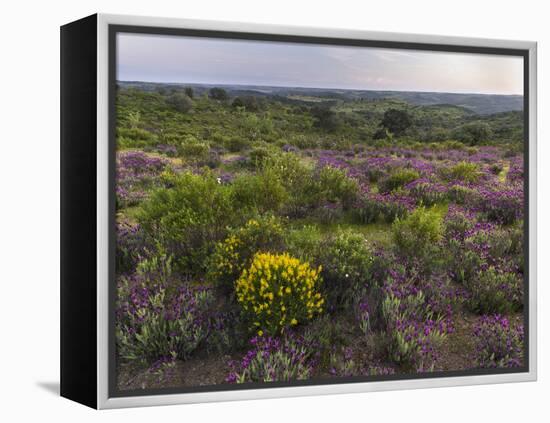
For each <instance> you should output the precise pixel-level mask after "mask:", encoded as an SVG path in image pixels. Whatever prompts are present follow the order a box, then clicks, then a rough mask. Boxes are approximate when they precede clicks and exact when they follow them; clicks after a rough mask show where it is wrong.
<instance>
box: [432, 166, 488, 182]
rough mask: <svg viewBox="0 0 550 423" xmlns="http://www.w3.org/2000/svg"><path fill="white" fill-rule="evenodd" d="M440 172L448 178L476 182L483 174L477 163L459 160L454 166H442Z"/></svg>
mask: <svg viewBox="0 0 550 423" xmlns="http://www.w3.org/2000/svg"><path fill="white" fill-rule="evenodd" d="M440 173H441V175H442V176H443V177H444V178H445V179H447V180H459V181H464V182H476V181H477V180H478V179H479V177H480V176H481V172H480V170H479V166H478V165H477V164H476V163H469V162H459V163H457V164H455V165H454V166H449V167H446V168H442V169H441V170H440Z"/></svg>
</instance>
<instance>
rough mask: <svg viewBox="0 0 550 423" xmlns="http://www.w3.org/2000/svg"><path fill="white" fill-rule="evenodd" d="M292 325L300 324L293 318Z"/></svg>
mask: <svg viewBox="0 0 550 423" xmlns="http://www.w3.org/2000/svg"><path fill="white" fill-rule="evenodd" d="M290 324H291V325H292V326H296V325H297V324H298V320H296V319H294V318H292V320H291V321H290Z"/></svg>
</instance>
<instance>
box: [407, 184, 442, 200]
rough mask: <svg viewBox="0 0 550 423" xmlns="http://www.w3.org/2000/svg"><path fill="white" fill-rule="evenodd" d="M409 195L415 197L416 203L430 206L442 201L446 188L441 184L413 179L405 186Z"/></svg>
mask: <svg viewBox="0 0 550 423" xmlns="http://www.w3.org/2000/svg"><path fill="white" fill-rule="evenodd" d="M406 188H407V189H408V190H409V193H410V195H411V196H412V197H413V198H415V199H416V202H417V204H421V205H424V206H432V205H434V204H437V203H442V202H444V201H445V198H446V188H445V187H444V186H443V185H439V184H434V183H432V182H427V181H423V180H421V182H417V181H413V182H411V183H410V184H408V185H407V186H406Z"/></svg>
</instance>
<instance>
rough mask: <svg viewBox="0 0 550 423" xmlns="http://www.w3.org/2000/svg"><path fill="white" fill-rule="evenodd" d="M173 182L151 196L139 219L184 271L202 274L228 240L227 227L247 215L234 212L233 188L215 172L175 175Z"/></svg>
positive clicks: (172, 178)
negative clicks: (221, 243)
mask: <svg viewBox="0 0 550 423" xmlns="http://www.w3.org/2000/svg"><path fill="white" fill-rule="evenodd" d="M170 182H171V184H172V186H171V188H159V189H157V190H155V191H153V192H152V193H151V195H150V198H149V199H148V200H147V201H145V202H144V203H143V204H142V205H141V208H140V210H139V211H138V213H137V219H138V221H139V223H140V224H141V226H142V227H143V229H144V230H145V231H146V233H147V234H148V235H150V236H152V237H153V238H155V239H158V240H159V241H160V242H161V243H162V244H163V246H164V247H165V249H166V250H167V252H168V253H169V254H171V255H173V256H174V257H175V258H176V263H177V265H178V267H179V270H180V271H181V272H183V273H186V274H190V275H197V274H202V273H203V272H204V270H205V260H206V258H207V257H208V256H209V255H210V254H211V252H212V250H213V248H214V246H215V244H216V242H218V241H220V240H222V239H223V238H224V237H225V234H226V231H227V229H226V227H227V225H229V224H232V223H237V224H238V223H239V222H240V219H242V218H245V216H240V215H239V216H235V214H233V213H232V211H233V207H232V203H231V188H230V186H228V185H223V184H219V183H218V181H217V180H216V178H215V177H214V175H212V174H211V173H206V174H204V175H194V174H192V173H190V172H186V173H183V174H179V175H173V176H172V177H171V179H170ZM235 220H236V221H235Z"/></svg>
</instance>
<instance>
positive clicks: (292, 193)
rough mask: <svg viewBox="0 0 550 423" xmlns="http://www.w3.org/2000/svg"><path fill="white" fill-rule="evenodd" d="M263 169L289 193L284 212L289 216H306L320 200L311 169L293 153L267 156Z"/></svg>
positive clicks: (317, 185) (317, 184)
mask: <svg viewBox="0 0 550 423" xmlns="http://www.w3.org/2000/svg"><path fill="white" fill-rule="evenodd" d="M264 171H265V172H268V174H269V175H270V178H272V179H277V180H279V181H280V182H281V184H282V185H283V186H284V188H285V190H286V192H287V193H288V194H289V198H288V201H287V202H286V203H285V210H284V211H285V212H286V213H287V214H288V215H290V216H291V217H302V216H306V215H307V214H308V212H309V211H311V209H312V208H314V207H316V206H318V205H319V204H320V202H321V200H322V196H321V194H320V189H319V186H320V185H319V183H318V181H317V179H316V178H315V175H314V172H313V169H311V168H310V167H308V166H307V165H306V164H304V163H303V162H302V161H301V160H300V157H299V156H297V155H296V154H293V153H282V154H277V155H274V156H272V157H270V158H269V160H268V161H267V162H266V164H265V167H264Z"/></svg>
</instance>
